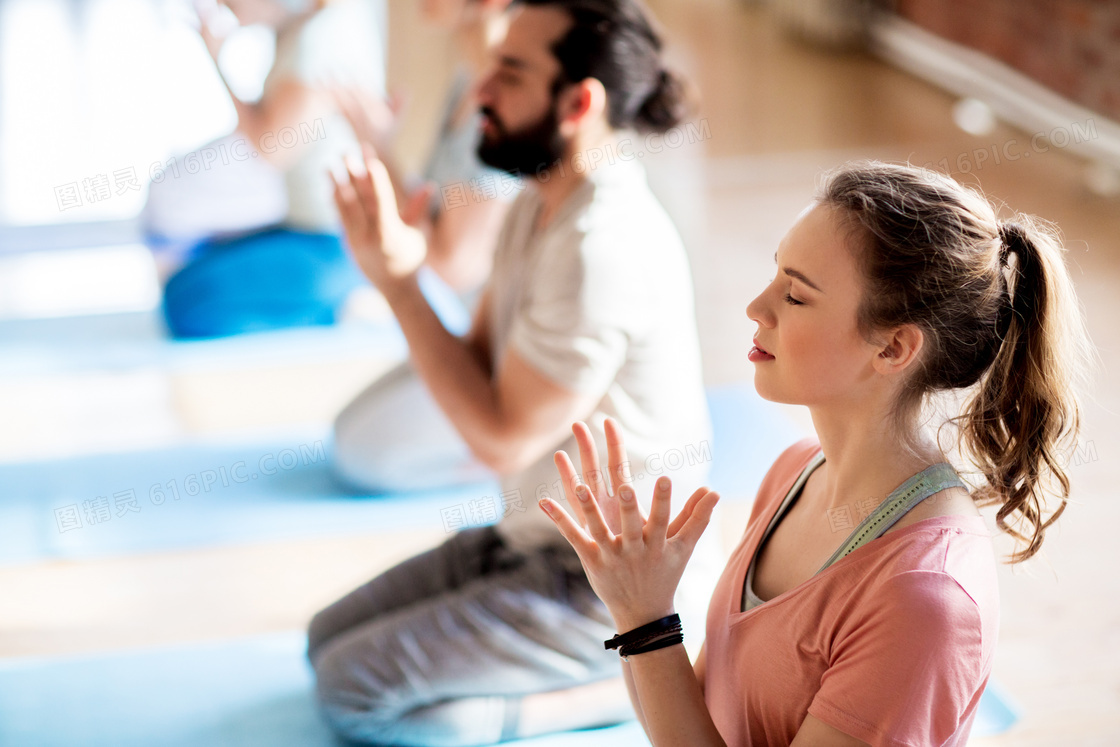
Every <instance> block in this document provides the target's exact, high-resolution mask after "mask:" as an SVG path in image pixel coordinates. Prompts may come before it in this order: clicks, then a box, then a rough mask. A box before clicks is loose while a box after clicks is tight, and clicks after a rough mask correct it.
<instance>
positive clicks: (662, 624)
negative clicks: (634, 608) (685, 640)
mask: <svg viewBox="0 0 1120 747" xmlns="http://www.w3.org/2000/svg"><path fill="white" fill-rule="evenodd" d="M680 626H681V616H680V615H677V614H673V615H669V616H667V617H663V618H661V619H660V620H654V621H653V622H651V623H646V624H645V625H643V626H641V627H640V628H634V629H633V630H631V631H630V632H629V633H622V634H620V635H616V636H615V637H614V638H611V639H610V640H607V641H603V647H604V648H607V649H612V648H618V647H619V646H627V645H630V644H633V643H637V642H639V641H641V640H642V639H643V638H645V639H648V638H649V637H650V636H656V635H660V634H661V633H666V632H670V631H673V629H674V628H675V629H676V630H680Z"/></svg>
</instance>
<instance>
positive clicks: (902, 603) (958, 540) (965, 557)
mask: <svg viewBox="0 0 1120 747" xmlns="http://www.w3.org/2000/svg"><path fill="white" fill-rule="evenodd" d="M881 540H884V541H885V542H884V544H883V546H882V549H881V551H880V552H879V553H877V554H874V553H873V554H869V555H871V556H874V555H877V557H875V558H874V559H873V562H874V563H875V565H877V566H878V571H877V572H876V573H874V574H867V576H866V577H867V578H868V580H871V579H874V581H873V582H872V583H870V584H868V588H867V589H866V591H869V592H870V596H871V597H873V598H874V599H875V600H876V602H877V603H878V604H882V605H885V606H886V607H888V608H893V609H909V610H911V611H913V612H914V613H915V619H918V618H920V617H921V616H922V615H923V614H927V615H934V617H936V616H938V615H940V616H946V615H947V616H950V617H956V618H957V619H958V620H962V619H965V620H968V621H970V622H976V623H979V624H980V626H981V628H982V629H983V631H984V633H985V637H989V636H994V634H995V631H996V630H997V629H998V620H999V583H998V571H997V567H998V564H997V562H996V557H995V549H994V547H993V545H992V540H991V534H990V532H989V530H988V528H987V526H986V524H985V522H984V519H983V518H982V517H980V516H961V515H955V514H951V515H945V516H935V517H932V518H929V519H925V520H922V521H919V522H917V523H915V524H912V525H910V526H908V527H906V528H905V529H903V530H900V531H899V532H898V533H897V534H896V535H895V536H894V537H893V539H892V536H891V535H886V536H884V537H882V538H881ZM868 549H871V547H870V546H869V547H868ZM869 559H871V557H869ZM861 573H866V569H865V570H864V571H861ZM872 587H873V588H872ZM933 619H934V618H930V620H931V621H932V620H933Z"/></svg>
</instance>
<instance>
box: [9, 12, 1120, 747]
mask: <svg viewBox="0 0 1120 747" xmlns="http://www.w3.org/2000/svg"><path fill="white" fill-rule="evenodd" d="M415 5H416V4H415V3H412V2H406V0H393V2H392V3H391V7H392V8H393V9H394V12H396V13H397V14H398V17H397V18H398V20H397V23H398V24H399V25H400V27H405V28H407V27H409V26H410V24H412V23H413V22H414V19H412V20H409V19H411V16H410V15H409V14H410V13H412V12H413V10H412V9H413V7H414V6H415ZM651 5H652V7H653V8H654V9H655V10H656V12H657V13H658V15H659V17H660V19H661V21H662V22H663V23H664V25H665V26H666V27H667V29H668V33H669V37H670V40H671V43H672V55H673V59H674V60H675V61H676V62H677V64H678V65H679V66H680V67H681V68H683V69H684V70H686V71H687V72H688V73H689V74H690V75H691V76H692V77H693V78H694V79H695V81H696V82H697V83H698V84H699V87H700V89H701V90H702V92H703V97H704V98H703V107H702V111H701V113H700V115H699V118H698V122H700V121H702V122H703V123H704V124H705V125H706V129H704V130H701V131H706V132H710V137H708V138H706V139H704V140H702V141H700V142H696V143H692V144H685V145H682V146H681V147H680V148H676V149H672V150H670V151H667V152H665V153H663V154H662V155H661V156H659V157H658V158H657V159H656V160H651V163H650V171H651V180H652V181H653V182H654V183H655V185H656V186H657V187H658V189H659V191H660V192H661V194H663V196H664V199H665V201H666V203H667V204H668V206H669V208H670V211H671V212H672V213H673V215H674V217H675V218H676V219H677V221H678V223H679V224H680V225H681V227H682V232H683V233H684V234H685V236H686V239H687V240H688V243H689V248H690V252H691V255H692V260H693V269H694V274H695V282H696V285H697V288H698V294H697V296H698V314H699V322H700V325H701V336H702V346H703V354H704V364H705V370H706V376H707V379H708V381H709V382H710V383H713V384H714V383H724V382H730V381H749V380H750V378H751V375H752V369H751V364H750V363H749V362H748V361H747V358H746V352H747V350H748V348H749V347H750V337H751V334H752V333H753V331H754V325H753V324H752V323H751V322H749V321H748V320H747V318H746V315H745V313H744V310H745V307H746V305H747V303H748V302H749V301H750V300H751V299H752V298H753V297H754V296H755V294H756V293H757V292H758V291H759V290H760V289H761V287H762V286H763V285H765V283H766V282H767V280H768V278H769V277H770V274H768V273H771V267H772V255H773V251H774V248H775V245H776V243H777V241H778V240H779V239H780V238H781V236H782V235H783V234H784V233H785V231H786V230H787V229H788V227H789V225H790V224H791V222H792V220H793V218H794V216H795V215H796V214H797V213H798V212H799V211H800V209H801V208H802V207H803V206H804V205H805V204H806V203H807V201H808V200H809V197H810V195H811V194H812V193H813V190H814V186H815V183H816V179H817V177H818V175H819V173H820V172H821V170H823V169H826V168H829V167H832V166H835V165H837V164H839V163H841V162H843V161H845V160H848V159H851V158H864V157H875V158H883V159H889V160H907V159H908V160H910V161H911V162H914V163H918V164H925V163H936V162H938V161H941V160H942V159H948V162H949V163H956V161H957V159H958V157H959V156H961V154H969V153H972V152H973V151H975V150H976V149H978V148H990V147H991V146H992V145H1000V144H1002V143H1004V142H1006V141H1009V140H1017V141H1018V142H1022V143H1026V142H1027V140H1029V137H1030V133H1023V132H1019V131H1017V130H1014V129H1012V128H1010V127H1007V126H1000V127H999V128H997V130H996V131H995V132H994V133H993V134H991V135H988V136H985V137H982V138H980V137H974V136H971V135H967V134H965V133H963V132H962V131H960V130H958V129H957V128H956V127H955V126H954V124H953V120H952V118H951V114H950V110H951V106H952V104H953V103H954V100H953V98H952V97H950V96H949V95H947V94H945V93H943V92H941V91H939V90H937V89H936V88H933V87H931V86H929V85H927V84H925V83H923V82H920V81H918V80H916V79H914V78H911V77H909V76H908V75H906V74H903V73H901V72H898V71H896V70H894V69H892V68H889V67H887V66H885V65H884V64H883V63H881V62H879V61H877V60H875V59H873V58H870V57H867V56H863V55H852V54H848V55H836V54H831V53H828V52H823V51H819V50H816V49H813V48H810V47H807V46H805V45H803V44H802V43H799V42H796V41H792V40H790V39H788V38H786V37H785V36H784V35H783V34H782V33H780V31H779V30H778V29H777V28H776V26H775V25H774V24H773V23H772V22H771V20H770V19H769V18H768V16H767V15H766V13H765V12H764V11H761V10H757V9H752V8H749V7H746V6H744V5H741V4H739V3H735V2H731V0H726V2H724V1H722V0H706V1H698V0H690V1H689V2H687V3H686V2H680V1H678V2H670V1H669V0H660V1H658V2H653V3H651ZM394 33H396V32H394ZM417 33H418V34H419V33H420V32H417ZM394 38H396V37H394ZM419 38H421V39H424V40H428V41H431V40H433V39H435V38H436V36H435V35H433V34H432V33H431V32H423V33H422V34H420V36H419ZM431 49H433V47H432V46H431V45H429V44H396V45H394V46H393V47H392V52H391V53H392V55H393V74H394V77H396V78H398V79H402V80H409V79H411V80H429V81H432V80H438V79H441V77H440V76H442V75H443V73H441V72H440V69H439V64H438V61H432V59H431V58H430V57H428V56H426V55H428V54H429V53H430V50H431ZM433 88H434V89H437V90H438V86H433ZM437 106H438V96H434V97H433V96H424V95H420V94H418V95H417V96H416V98H415V99H414V106H413V110H412V112H411V114H410V116H411V117H414V118H415V119H416V120H417V121H418V122H420V121H422V120H424V119H425V118H428V119H429V120H430V117H431V113H432V112H433V111H434V110H435V108H436V107H437ZM425 137H426V134H425V132H424V130H423V127H422V126H417V127H415V128H411V129H409V130H407V134H406V137H405V141H404V143H403V145H404V147H405V149H406V156H407V153H409V152H411V153H412V158H413V160H415V159H416V158H418V157H419V156H418V154H419V153H420V148H421V144H422V143H423V142H424V140H425ZM409 149H411V151H410V150H409ZM965 157H966V158H967V156H965ZM406 160H407V158H406ZM1084 168H1085V165H1084V164H1083V163H1082V162H1081V161H1079V160H1077V159H1076V158H1074V157H1073V156H1071V155H1070V154H1068V153H1066V152H1062V151H1061V150H1059V149H1056V148H1054V149H1051V150H1050V151H1049V152H1046V153H1034V154H1032V156H1031V157H1029V158H1021V159H1020V160H1018V161H1014V162H1004V163H1002V164H1000V165H994V164H991V163H985V164H983V165H982V168H980V169H978V170H976V169H974V170H973V171H972V173H970V174H968V175H967V176H966V177H962V179H964V180H966V181H968V182H969V183H973V184H978V185H980V186H981V187H982V188H983V189H984V190H986V191H987V192H988V193H989V194H990V195H991V196H993V197H995V198H998V199H999V200H1002V201H1004V202H1005V203H1006V204H1007V205H1008V207H1009V208H1013V209H1015V210H1021V211H1025V212H1031V213H1037V214H1039V215H1041V216H1044V217H1046V218H1048V219H1050V220H1053V221H1055V222H1057V224H1058V225H1059V226H1060V227H1061V228H1062V230H1063V232H1064V236H1065V239H1066V242H1067V246H1068V248H1069V262H1070V266H1071V268H1072V271H1073V273H1074V277H1075V281H1076V283H1077V287H1078V291H1079V293H1080V294H1081V298H1082V300H1083V303H1084V307H1085V309H1086V312H1087V315H1088V320H1089V326H1090V332H1091V334H1092V336H1093V338H1094V341H1095V343H1096V345H1097V346H1098V348H1099V351H1100V354H1101V357H1102V359H1103V362H1104V370H1103V372H1102V375H1101V376H1100V378H1099V379H1098V380H1097V381H1096V383H1095V385H1094V388H1093V391H1092V392H1091V394H1090V397H1089V398H1088V399H1087V401H1086V405H1087V407H1086V427H1085V432H1084V435H1083V437H1082V440H1081V442H1082V448H1083V451H1082V454H1084V455H1089V457H1090V458H1089V459H1087V460H1084V459H1078V460H1077V462H1078V463H1076V464H1071V476H1072V479H1073V488H1074V503H1073V505H1072V506H1071V507H1070V508H1069V510H1068V511H1067V513H1066V515H1065V517H1063V519H1062V521H1061V524H1060V526H1059V528H1058V529H1057V530H1056V531H1053V532H1052V533H1051V535H1049V536H1048V539H1047V543H1046V549H1045V552H1044V553H1043V555H1042V556H1041V557H1039V558H1038V559H1036V560H1034V561H1032V562H1030V563H1029V564H1027V565H1025V566H1021V567H1018V568H1014V569H1013V568H1004V569H1003V570H1002V571H1001V578H1000V582H1001V594H1002V629H1001V634H1000V635H1001V638H1000V644H999V649H998V653H997V660H996V665H995V677H996V678H997V679H998V680H999V681H1000V682H1001V683H1002V684H1003V685H1004V686H1005V688H1006V689H1007V690H1009V691H1010V692H1011V694H1012V695H1013V696H1014V698H1015V699H1016V701H1017V702H1018V703H1019V704H1020V705H1021V706H1022V708H1023V710H1024V714H1025V715H1024V717H1023V719H1022V720H1021V722H1020V724H1019V725H1018V726H1016V727H1015V728H1014V729H1013V730H1012V731H1011V732H1010V733H1008V734H1007V735H1005V736H1003V737H1000V738H995V739H988V740H974V743H976V744H981V743H983V744H987V745H1000V746H1003V745H1115V744H1120V574H1117V573H1116V572H1115V568H1116V565H1117V563H1116V561H1117V559H1118V556H1120V552H1118V550H1117V548H1118V547H1120V542H1118V541H1117V540H1116V538H1115V536H1116V532H1117V527H1120V500H1118V498H1120V496H1117V491H1116V490H1115V489H1114V488H1110V487H1109V483H1108V480H1109V479H1111V467H1112V466H1113V464H1114V462H1113V461H1112V460H1113V459H1114V458H1116V457H1117V456H1118V455H1120V420H1118V419H1117V417H1116V415H1115V413H1116V412H1117V411H1118V410H1120V401H1118V399H1120V397H1118V395H1117V387H1116V386H1115V385H1116V384H1117V381H1118V377H1117V372H1118V371H1120V361H1118V359H1117V358H1118V356H1117V351H1118V343H1120V331H1118V330H1117V328H1116V326H1115V321H1116V320H1118V319H1120V201H1117V200H1115V199H1113V200H1106V199H1104V198H1100V197H1094V196H1092V195H1091V194H1090V193H1089V192H1088V190H1087V189H1086V188H1085V186H1084V183H1083V172H1084ZM379 365H380V364H379V363H378V362H377V361H371V360H364V359H358V358H356V360H355V362H354V363H353V364H352V365H347V366H341V367H337V368H334V369H332V368H329V367H314V368H308V369H276V370H253V371H245V372H240V373H231V374H229V375H227V376H226V377H225V378H221V377H219V378H217V379H215V378H214V377H211V378H204V377H202V376H201V375H197V376H195V375H192V374H190V373H180V374H179V375H178V378H177V379H176V381H175V388H174V395H173V396H172V397H171V398H170V402H171V405H170V407H171V409H172V411H173V413H174V417H176V418H178V420H179V423H180V425H181V426H182V427H183V428H184V429H185V430H188V431H190V432H192V433H212V432H220V431H226V430H229V429H235V428H240V427H251V426H253V425H257V426H267V425H272V424H276V423H290V422H301V423H306V422H328V421H329V419H330V417H331V416H332V415H333V412H334V411H335V410H336V409H337V407H338V405H339V403H340V402H344V401H345V399H346V398H347V397H348V396H349V395H350V394H352V393H354V392H356V391H357V390H358V389H359V388H360V387H361V386H362V383H363V381H364V379H365V376H367V375H369V374H371V373H372V372H374V371H376V370H380V369H379ZM311 383H313V384H314V386H313V387H310V386H308V387H305V386H302V384H311ZM48 384H49V383H48ZM48 384H45V383H44V382H43V381H35V382H30V381H24V382H19V381H15V382H6V386H5V390H6V393H5V394H4V395H3V397H4V398H5V399H6V400H8V401H10V402H19V401H21V393H23V394H26V392H35V393H37V396H38V398H37V399H34V400H33V401H35V402H39V403H41V406H42V407H43V408H49V407H50V406H51V405H50V397H49V396H46V395H47V394H48V393H46V392H44V390H43V387H44V386H48ZM66 385H67V384H66V382H64V381H60V382H57V383H56V386H57V387H58V388H59V391H62V388H63V387H64V386H66ZM21 387H23V389H21ZM117 388H118V389H122V388H123V389H124V390H125V391H123V392H121V393H118V395H117V396H119V398H120V400H121V401H120V402H119V403H118V404H119V405H120V406H127V404H128V402H127V400H128V396H129V395H128V391H127V390H128V387H121V386H119V382H118V387H117ZM292 392H301V394H296V395H292ZM308 392H329V396H308V395H307V393H308ZM247 393H251V395H252V396H248V397H247V396H246V394H247ZM137 396H140V395H137ZM23 401H25V402H26V401H28V400H26V399H24V400H23ZM265 402H267V403H269V406H268V407H267V408H266V407H263V406H262V404H261V403H265ZM2 404H3V402H0V405H2ZM67 406H68V407H70V408H73V407H80V406H81V405H80V403H74V402H72V401H68V405H67ZM135 406H136V407H139V406H140V405H139V404H135ZM790 412H791V415H793V416H794V417H795V418H798V419H799V420H800V421H801V422H803V423H804V422H806V413H805V411H804V410H799V409H797V408H791V410H790ZM71 415H72V413H71ZM33 416H34V413H24V416H23V418H22V419H20V418H17V419H15V420H14V421H12V420H4V421H2V422H0V444H2V443H4V442H6V441H7V442H11V443H15V442H17V441H19V440H20V435H19V434H20V433H21V431H20V428H21V420H22V423H24V424H27V423H29V422H30V421H31V420H32V418H33ZM95 420H96V419H93V420H90V422H94V421H95ZM66 422H67V423H69V424H70V425H71V427H73V428H81V427H84V426H82V424H81V423H82V422H84V421H82V420H81V418H80V417H78V416H73V415H72V417H71V418H70V420H68V421H66ZM74 423H77V425H73V424H74ZM90 427H92V426H90ZM22 432H26V431H22ZM60 438H61V436H60ZM67 438H68V439H71V440H73V439H74V438H75V437H74V436H73V434H69V435H68V436H67ZM77 442H78V443H85V441H83V440H82V439H81V438H78V439H77ZM90 442H92V441H90ZM717 487H718V486H717ZM745 511H746V507H745V505H742V506H741V507H740V508H739V509H738V510H733V511H729V514H728V517H727V519H728V521H727V524H728V526H726V527H725V528H724V534H725V539H727V540H728V541H731V539H733V538H734V537H736V536H737V535H738V534H739V532H740V531H741V528H742V522H743V520H744V518H745ZM444 537H445V535H444V534H443V533H442V532H419V533H406V534H401V533H394V534H391V535H390V534H367V535H350V536H345V537H337V538H324V539H308V540H299V541H285V542H269V543H259V544H253V545H244V546H238V547H224V548H217V549H201V550H190V551H177V552H168V553H162V554H156V555H147V556H142V557H135V556H130V557H121V558H109V559H100V560H91V561H83V562H51V563H40V564H34V565H27V566H20V567H7V568H0V600H3V601H2V603H0V656H15V655H26V654H51V653H64V652H66V653H69V652H77V651H95V650H108V649H116V648H131V647H138V646H150V645H156V644H163V643H169V642H176V641H187V640H199V639H216V638H224V637H233V636H238V635H242V634H248V633H254V632H263V631H273V630H286V629H293V628H298V627H302V626H303V625H305V623H306V621H307V620H308V618H309V616H310V615H311V614H312V613H313V612H314V611H315V610H316V609H318V608H319V607H321V606H323V605H324V604H326V603H328V602H330V601H332V600H333V599H334V598H336V597H337V596H339V595H340V594H342V593H344V592H345V591H348V590H349V589H350V588H352V587H353V586H354V585H356V584H357V583H359V582H361V581H364V580H366V579H367V578H369V577H370V576H371V575H373V574H374V573H376V572H377V571H378V570H379V569H382V568H385V567H387V566H388V565H390V564H391V563H393V562H395V561H397V560H399V559H401V558H404V557H407V556H409V555H411V554H414V553H415V552H417V551H419V550H420V549H422V548H424V547H426V546H429V545H431V544H434V543H436V542H438V541H440V540H442V539H443V538H444Z"/></svg>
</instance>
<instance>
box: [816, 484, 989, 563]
mask: <svg viewBox="0 0 1120 747" xmlns="http://www.w3.org/2000/svg"><path fill="white" fill-rule="evenodd" d="M954 487H959V488H965V490H967V489H968V487H967V486H966V485H965V484H964V482H962V481H961V478H960V476H959V475H958V474H957V471H956V470H955V469H953V465H951V464H949V463H948V462H938V463H937V464H933V465H930V466H929V467H926V468H925V469H924V470H922V471H921V472H919V473H918V474H916V475H914V476H913V477H911V478H910V479H909V480H907V481H906V482H904V483H902V485H899V486H898V487H897V488H895V490H894V492H892V493H891V494H890V495H888V496H887V498H886V500H884V501H883V502H882V503H880V504H879V507H878V508H876V509H875V510H874V511H872V512H871V513H870V514H868V516H867V517H866V518H865V519H864V520H863V521H862V522H860V524H859V526H857V527H856V528H855V530H854V531H853V532H852V533H851V534H850V535H849V536H848V539H847V540H845V541H844V544H842V545H840V547H838V548H837V549H836V552H834V553H833V554H832V557H830V558H829V559H828V560H827V561H826V562H825V564H824V565H822V566H821V568H820V570H821V571H823V570H824V569H825V568H828V567H829V566H830V565H832V564H833V563H835V562H836V561H838V560H840V558H843V557H844V556H845V555H848V554H849V553H851V552H853V551H855V550H857V549H858V548H860V547H863V546H864V545H866V544H867V543H868V542H870V541H871V540H873V539H876V538H878V537H881V536H882V535H883V533H884V532H886V531H887V530H888V529H890V528H891V527H892V526H894V524H895V522H897V521H898V520H899V519H901V518H902V517H903V516H905V515H906V512H907V511H909V510H910V509H912V508H913V507H914V506H916V505H918V504H919V503H921V502H922V501H924V500H925V499H926V498H928V497H930V496H931V495H933V494H934V493H938V492H940V491H942V490H945V489H946V488H954ZM817 572H818V573H820V571H817Z"/></svg>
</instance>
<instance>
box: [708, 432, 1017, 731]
mask: <svg viewBox="0 0 1120 747" xmlns="http://www.w3.org/2000/svg"><path fill="white" fill-rule="evenodd" d="M819 451H820V444H819V443H818V442H817V440H816V439H812V438H807V439H804V440H802V441H799V442H797V443H796V444H794V445H793V446H790V447H789V448H788V449H786V450H785V451H784V452H783V453H782V454H781V456H779V457H778V459H777V461H775V462H774V464H773V466H772V467H771V468H770V470H769V472H767V474H766V477H765V478H763V481H762V485H761V487H760V488H759V491H758V497H757V499H756V501H755V504H754V508H753V510H752V512H751V518H750V522H749V523H748V525H747V529H746V532H745V534H744V535H743V539H742V541H741V542H740V543H739V546H738V547H737V548H736V549H735V552H734V553H733V554H732V556H731V559H730V561H729V562H728V564H727V568H726V569H725V570H724V572H723V576H722V577H721V578H720V581H719V584H718V585H717V586H716V590H715V594H714V596H713V597H712V604H711V606H710V607H709V608H708V624H707V638H706V642H705V644H704V645H705V649H706V654H705V660H706V673H705V680H704V698H705V700H706V701H707V704H708V709H709V711H710V712H711V714H712V718H713V719H714V720H715V724H716V727H717V728H718V729H719V732H720V734H721V735H722V736H723V739H724V741H726V742H727V744H728V745H731V747H738V746H739V745H778V744H789V743H790V742H792V741H793V738H794V735H796V734H797V730H798V729H799V728H800V727H801V723H802V722H803V721H804V720H805V716H806V714H809V713H811V714H812V715H813V716H815V717H816V718H818V719H820V720H821V721H823V722H825V723H827V724H830V725H832V726H834V727H836V728H837V729H839V730H840V731H842V732H845V733H846V734H849V735H851V736H853V737H856V738H857V739H862V740H863V741H865V742H868V743H870V744H872V745H963V744H965V742H966V741H967V739H968V732H969V729H970V728H971V726H972V720H973V717H974V716H975V714H976V707H977V704H978V703H979V701H980V694H981V693H982V692H983V690H984V686H985V685H986V684H987V682H988V676H989V674H990V673H991V670H992V656H993V653H994V652H995V645H996V636H997V632H998V630H999V590H998V587H997V582H996V561H995V557H994V553H993V549H992V544H991V538H990V536H989V533H988V530H987V527H986V525H985V523H984V520H983V519H982V518H981V517H979V516H976V517H961V516H942V517H934V518H929V519H923V520H921V521H918V522H915V523H914V524H911V525H909V526H906V527H903V528H901V529H898V530H895V531H893V532H890V533H888V534H885V535H883V536H882V537H880V538H879V539H876V540H873V541H871V542H869V543H868V544H866V545H864V546H863V547H861V548H859V549H858V550H856V551H854V552H852V553H851V554H849V555H847V556H846V557H844V558H842V559H840V560H838V561H837V562H836V563H834V564H833V565H831V566H830V567H828V568H827V569H825V570H824V571H823V572H821V573H818V574H817V575H815V576H813V577H812V578H810V579H809V580H808V581H805V582H804V583H802V584H801V585H800V586H797V587H795V588H793V589H790V590H789V591H787V592H785V593H784V594H781V595H779V596H777V597H775V598H774V599H771V600H770V601H768V602H766V603H765V604H762V605H759V606H757V607H755V608H754V609H752V610H750V611H749V612H740V609H741V600H742V592H743V581H744V578H745V576H746V572H747V566H748V565H749V564H750V560H751V557H752V556H753V555H754V553H755V551H756V549H757V546H758V543H759V540H760V539H761V537H762V533H763V532H764V531H765V530H766V526H767V525H768V524H769V523H770V520H771V518H773V516H774V513H775V511H777V509H778V506H779V505H780V504H781V502H782V500H783V499H784V498H785V496H786V494H787V493H788V492H789V491H790V489H791V488H792V487H793V484H794V483H795V482H796V481H797V478H798V477H799V476H800V475H801V473H802V472H803V471H804V470H805V468H806V467H807V466H808V465H809V462H810V461H811V459H812V457H813V456H814V455H815V454H817V453H818V452H819ZM845 536H846V535H845ZM837 539H838V540H839V539H842V538H840V537H838V538H837Z"/></svg>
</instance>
